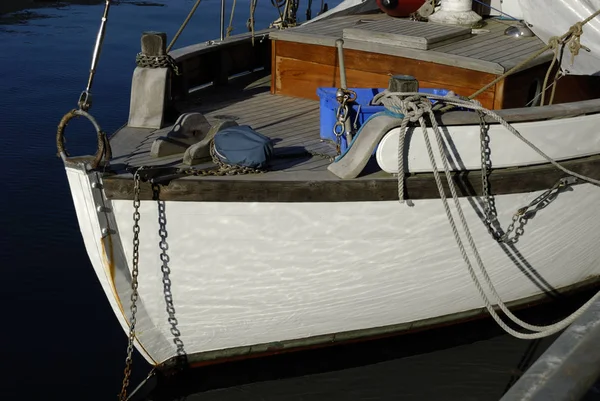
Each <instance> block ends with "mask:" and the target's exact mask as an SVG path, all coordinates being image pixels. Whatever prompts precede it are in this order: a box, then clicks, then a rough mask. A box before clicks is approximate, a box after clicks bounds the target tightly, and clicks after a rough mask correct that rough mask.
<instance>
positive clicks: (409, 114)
mask: <svg viewBox="0 0 600 401" xmlns="http://www.w3.org/2000/svg"><path fill="white" fill-rule="evenodd" d="M391 96H403V98H402V99H403V100H399V98H395V99H394V98H391ZM406 96H408V97H406ZM423 96H425V97H429V98H437V99H440V98H444V97H442V96H436V95H428V94H421V93H389V92H388V93H385V92H384V93H383V94H382V95H381V96H378V97H377V100H378V101H381V102H382V103H383V104H384V105H385V106H386V108H388V109H391V111H392V112H396V111H397V110H398V108H399V109H400V110H401V111H402V112H403V114H404V115H405V119H408V120H418V121H419V124H420V126H421V129H422V131H423V135H424V139H425V145H426V148H427V153H428V155H429V160H430V162H431V166H432V171H433V175H434V178H435V181H436V185H437V188H438V191H439V194H440V198H441V199H442V203H443V206H444V210H445V212H446V216H447V218H448V222H449V223H450V227H451V229H452V232H453V234H454V237H455V240H456V242H457V245H458V248H459V251H460V253H461V256H462V257H463V260H464V261H465V263H466V265H467V269H468V271H469V275H470V276H471V279H472V280H473V282H474V283H475V286H476V287H477V290H478V292H479V294H480V296H481V298H482V300H483V301H484V304H485V307H486V309H487V310H488V312H489V313H490V315H491V316H492V318H493V319H494V320H495V321H496V323H498V325H499V326H500V327H501V328H502V329H504V330H505V331H506V332H507V333H509V334H511V335H513V336H515V337H517V338H521V339H536V338H542V337H546V336H549V335H552V334H554V333H557V332H559V331H561V330H563V329H564V328H565V327H567V326H568V325H570V324H571V323H572V322H573V321H574V320H575V319H577V318H578V317H579V316H581V314H583V313H584V312H585V310H586V309H587V308H588V307H589V306H590V305H591V304H592V303H593V302H594V301H595V300H596V299H597V298H599V297H600V291H599V292H598V293H597V294H595V295H594V296H593V297H592V298H591V299H590V300H589V301H588V302H586V303H585V304H584V305H583V306H581V307H580V308H579V309H578V310H576V311H575V312H573V313H572V314H571V315H569V316H567V317H566V318H565V319H563V320H562V321H560V322H557V323H554V324H550V325H547V326H537V325H532V324H529V323H526V322H524V321H522V320H520V319H519V318H518V317H516V316H515V315H514V314H512V312H510V310H509V309H508V308H507V307H506V305H505V304H504V303H503V302H502V299H501V298H500V295H499V294H498V292H497V290H496V288H495V286H494V284H493V282H492V280H491V277H490V276H489V274H488V272H487V269H486V268H485V266H484V264H483V261H482V260H481V256H480V255H479V252H478V250H477V247H476V245H475V241H474V240H473V237H472V235H471V232H470V230H469V227H468V223H467V220H466V218H465V216H464V214H463V211H462V208H461V206H460V202H459V200H458V195H457V193H456V188H455V186H454V182H453V180H452V176H451V173H450V168H449V165H448V157H447V155H446V152H445V149H444V148H445V146H444V142H443V139H442V135H441V133H440V129H439V126H438V125H437V121H436V119H435V115H434V113H433V110H432V106H431V103H430V102H429V100H427V99H424V100H423V99H422V97H423ZM386 98H388V99H389V100H391V101H386V100H384V99H386ZM398 100H399V104H398V103H397V102H398ZM394 101H395V102H396V103H395V102H394ZM447 101H448V102H450V103H454V105H460V106H462V107H467V108H472V109H473V110H479V111H481V112H483V113H484V114H487V115H490V116H491V117H494V115H495V117H496V118H494V119H496V120H497V121H499V122H501V123H502V121H503V122H504V123H503V124H502V125H504V126H505V127H506V126H508V127H509V131H511V132H512V133H513V134H515V135H517V137H518V138H519V139H521V140H524V141H525V143H526V144H528V145H529V146H530V147H532V148H533V149H534V150H536V151H537V152H538V153H540V154H542V155H543V156H544V157H545V158H547V159H550V158H549V157H548V156H546V155H545V154H543V152H541V150H539V149H538V148H537V147H535V146H534V145H533V144H531V143H530V142H529V141H526V140H525V139H524V138H523V137H522V136H521V135H520V134H519V133H518V132H517V131H516V130H515V129H514V128H512V127H511V126H510V125H509V124H508V123H506V121H504V120H503V119H502V118H501V117H500V116H498V115H497V114H495V113H493V112H491V111H489V110H486V109H484V108H482V107H481V106H480V105H478V104H473V102H476V101H472V102H466V101H461V100H457V99H447ZM374 102H375V99H374ZM386 103H387V104H386ZM424 113H427V114H428V115H429V118H430V120H431V125H432V128H433V132H434V135H435V138H436V142H437V145H438V150H439V152H440V155H441V158H442V163H443V167H444V173H445V176H446V180H447V181H448V187H449V189H450V192H451V194H452V199H453V200H454V203H455V205H456V210H457V212H458V215H459V219H460V223H461V225H462V227H463V230H464V232H465V235H466V237H467V241H468V242H469V246H470V247H471V249H472V251H473V254H474V256H475V259H476V262H477V265H478V267H479V269H480V271H481V273H482V275H483V277H484V279H485V281H486V284H487V285H488V287H489V289H490V291H491V293H492V296H493V298H495V300H496V304H497V306H498V307H499V308H500V309H501V310H502V312H504V313H505V314H506V316H507V317H508V318H509V319H510V320H511V321H512V322H513V323H515V324H517V325H519V326H521V327H522V328H524V329H527V330H530V331H534V333H522V332H520V331H517V330H514V329H512V328H511V327H510V326H508V325H507V324H506V323H505V322H504V321H503V320H502V318H501V317H500V316H499V315H498V314H497V312H496V311H495V310H494V307H493V304H492V302H491V301H490V299H489V298H488V296H487V294H486V293H485V291H484V289H483V287H482V285H481V282H480V281H479V279H478V278H477V275H476V273H475V270H474V269H473V266H472V264H471V260H470V258H469V256H468V255H467V252H466V250H465V247H464V244H463V242H462V239H461V237H460V234H459V233H458V229H457V226H456V222H455V221H454V217H453V216H452V213H451V211H450V207H449V206H448V200H447V199H446V195H445V192H444V188H443V185H442V182H441V178H440V175H439V172H438V169H437V166H436V162H435V157H434V155H433V149H432V146H431V142H430V140H429V135H428V134H427V126H426V124H425V119H424V118H423V114H424ZM550 160H552V159H550ZM552 162H553V164H555V165H558V163H556V162H555V161H553V160H552ZM558 166H560V165H558ZM560 167H561V170H562V171H565V172H568V173H570V170H568V169H566V168H564V167H562V166H560ZM399 172H400V170H399ZM573 175H574V176H580V175H579V174H577V175H575V174H573ZM580 177H581V179H583V180H584V181H587V182H590V183H593V184H596V185H600V182H598V181H597V180H594V179H591V178H589V177H585V176H580ZM402 184H403V183H402Z"/></svg>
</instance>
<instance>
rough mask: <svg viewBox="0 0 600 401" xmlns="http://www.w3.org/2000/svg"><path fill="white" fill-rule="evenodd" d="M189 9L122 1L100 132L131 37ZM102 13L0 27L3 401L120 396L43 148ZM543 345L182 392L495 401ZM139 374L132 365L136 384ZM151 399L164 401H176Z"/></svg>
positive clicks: (129, 64) (476, 341) (261, 373)
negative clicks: (11, 400)
mask: <svg viewBox="0 0 600 401" xmlns="http://www.w3.org/2000/svg"><path fill="white" fill-rule="evenodd" d="M5 1H6V0H2V2H5ZM13 3H14V2H13ZM16 3H18V2H16ZM75 3H81V4H75ZM5 4H8V2H7V3H5ZM192 4H193V1H191V0H170V1H154V2H151V1H138V2H133V1H132V2H125V1H123V2H121V3H120V4H118V5H115V6H114V7H113V8H112V10H111V15H110V17H109V24H108V32H107V37H106V40H105V46H104V50H103V53H102V58H101V62H100V65H99V70H98V74H97V76H96V81H95V85H94V89H93V94H94V105H93V109H92V111H93V114H94V115H95V116H96V118H97V119H98V120H99V122H100V123H101V125H102V127H103V128H104V129H105V130H106V131H108V132H111V131H113V130H115V129H116V128H117V127H119V126H120V125H121V124H122V123H123V122H124V121H125V120H126V118H127V113H128V102H129V89H130V78H131V74H132V71H133V68H134V59H135V54H136V53H137V51H138V49H139V38H140V34H141V32H143V31H145V30H162V31H165V32H167V34H168V35H169V37H171V36H172V35H173V34H174V33H175V31H176V30H177V28H178V27H179V24H180V23H181V21H182V20H183V18H184V17H185V15H186V14H187V12H188V10H189V9H190V7H191V6H192ZM218 4H219V3H218V2H217V1H215V0H204V2H203V4H202V5H201V6H200V8H199V10H198V12H197V15H196V16H195V17H194V19H193V20H192V23H191V24H190V26H189V27H188V29H187V30H186V31H185V33H184V34H183V35H182V36H181V38H180V39H179V42H178V46H182V45H186V44H191V43H194V42H197V41H201V40H208V39H212V38H215V37H216V36H217V32H218V24H219V22H218V21H219V14H218V13H219V11H218V10H219V6H218ZM315 4H317V2H315ZM329 5H330V6H333V5H334V3H332V2H330V4H329ZM13 6H14V5H13ZM102 7H103V5H102V4H101V2H100V1H93V0H89V1H79V2H77V1H74V2H72V4H71V3H65V2H61V3H60V5H58V6H56V5H55V4H54V2H46V3H44V4H42V5H40V4H37V5H36V8H35V9H30V10H21V11H18V12H17V13H14V14H10V15H4V16H2V15H0V133H1V134H2V139H1V140H2V142H1V143H2V146H0V167H1V170H2V173H3V174H2V177H3V185H2V189H3V192H4V196H2V197H1V201H0V202H2V203H1V210H2V213H1V214H0V227H1V230H2V235H1V236H0V252H2V259H1V260H2V261H3V264H2V272H3V275H2V277H3V284H4V286H3V287H4V288H3V289H2V298H1V299H2V306H3V311H4V317H3V321H4V324H3V326H2V327H3V329H2V330H1V331H0V343H1V345H2V348H1V353H2V354H1V355H2V359H1V360H2V366H3V369H2V371H3V375H2V378H1V379H0V398H1V399H5V400H9V399H20V400H40V399H61V400H81V399H86V400H110V399H115V395H116V394H117V392H118V390H119V383H120V381H121V378H122V368H123V359H124V357H125V347H126V337H125V335H124V333H123V332H122V331H121V329H120V328H119V326H118V324H117V321H116V318H115V317H114V315H113V313H112V311H111V310H110V309H109V306H108V302H107V301H106V299H105V297H104V294H103V293H102V292H101V289H100V286H99V284H98V282H97V280H96V277H95V275H94V274H93V271H92V268H91V266H90V264H89V261H88V258H87V255H86V253H85V250H84V246H83V241H82V239H81V237H80V235H79V229H78V226H77V224H76V218H75V213H74V210H73V205H72V200H71V198H70V195H69V190H68V187H67V183H66V178H65V174H64V170H63V167H62V164H61V163H60V161H59V160H58V159H57V158H56V157H55V152H56V148H55V142H54V135H55V131H56V124H57V122H58V120H59V119H60V117H61V116H62V115H63V114H64V113H65V112H66V111H68V110H69V109H71V108H73V107H74V106H75V105H76V102H77V99H78V96H79V94H80V92H81V90H82V89H83V88H84V86H85V83H86V80H87V71H88V68H89V61H90V55H91V51H92V48H93V45H94V41H95V34H96V32H97V29H98V23H99V18H100V15H101V12H102ZM228 7H230V6H228ZM247 7H248V3H247V2H238V6H237V10H236V15H238V18H237V19H236V23H235V27H236V28H235V31H234V32H237V33H240V32H242V31H244V29H245V27H244V26H245V22H246V19H247V15H248V14H247V13H248V12H247ZM303 7H304V6H303ZM300 14H302V15H304V9H303V10H302V12H301V13H300ZM313 14H316V5H315V11H313ZM275 17H276V11H275V9H274V8H273V7H272V6H271V5H270V3H269V2H261V4H259V6H258V10H257V16H256V18H257V26H259V27H262V26H266V25H267V24H268V23H269V22H270V21H272V20H274V19H275ZM78 124H83V123H78V122H74V123H72V124H71V125H70V126H69V130H68V132H69V134H68V135H70V136H69V144H68V147H69V150H71V151H72V153H73V154H82V153H89V152H91V151H93V146H94V138H93V134H92V132H91V131H89V129H87V128H88V127H87V126H86V125H78ZM74 133H75V134H74ZM580 302H581V300H578V301H577V302H576V304H580ZM536 316H538V317H539V316H540V314H539V313H538V314H537V315H536ZM548 344H549V342H548V341H543V342H535V343H531V342H522V341H517V340H514V339H512V338H509V337H507V336H504V335H502V333H501V332H500V331H499V330H498V329H497V328H496V327H495V325H494V324H492V323H490V322H489V321H483V322H479V323H473V324H470V325H465V326H462V327H460V328H453V329H448V330H445V331H441V332H438V333H435V334H427V335H423V336H409V337H403V338H399V339H393V340H385V341H380V342H375V343H371V344H367V345H364V346H350V347H342V348H336V349H334V350H330V351H317V352H311V353H303V354H299V355H296V356H293V357H278V358H271V359H268V360H263V361H253V362H245V363H238V364H230V365H226V366H221V367H218V368H209V369H205V370H204V371H203V372H201V374H202V377H201V378H200V379H194V380H193V382H194V383H196V386H195V387H194V388H192V389H190V391H193V392H201V394H200V395H198V396H196V397H195V398H193V399H199V400H242V399H243V400H275V399H286V400H292V399H293V400H301V399H302V400H308V399H310V400H313V399H319V400H321V399H323V400H330V399H345V400H346V399H365V400H366V399H369V400H375V399H378V400H379V399H411V400H412V399H414V400H422V399H440V398H441V399H457V400H459V399H461V400H497V399H498V398H499V396H500V395H501V394H502V393H503V392H504V391H505V389H506V388H507V386H509V385H510V384H511V383H512V381H513V380H514V379H515V377H516V376H517V375H518V374H519V372H520V371H521V370H522V369H523V368H524V367H525V366H527V364H528V363H530V362H531V361H532V360H534V359H535V357H536V356H537V355H539V354H540V353H541V352H542V351H543V350H544V349H545V347H546V346H547V345H548ZM147 372H148V366H147V365H146V363H145V362H144V361H142V360H141V359H140V358H138V359H136V361H135V365H134V377H133V382H134V383H137V382H139V381H140V380H141V379H142V378H143V377H144V376H145V375H146V373H147ZM253 381H258V383H254V384H251V383H250V384H248V383H249V382H253ZM215 388H223V389H222V390H214V389H215ZM162 391H163V393H164V394H166V395H165V398H164V399H172V398H173V397H175V395H173V392H172V390H171V389H169V388H164V390H162ZM190 399H192V398H190Z"/></svg>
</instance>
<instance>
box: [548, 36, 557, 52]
mask: <svg viewBox="0 0 600 401" xmlns="http://www.w3.org/2000/svg"><path fill="white" fill-rule="evenodd" d="M558 45H560V38H559V37H558V36H551V37H550V39H548V46H550V48H551V49H557V48H558Z"/></svg>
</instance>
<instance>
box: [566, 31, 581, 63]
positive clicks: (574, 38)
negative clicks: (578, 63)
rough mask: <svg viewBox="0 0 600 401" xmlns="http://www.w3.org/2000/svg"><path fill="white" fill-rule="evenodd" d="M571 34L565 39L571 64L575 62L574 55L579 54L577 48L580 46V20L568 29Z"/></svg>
mask: <svg viewBox="0 0 600 401" xmlns="http://www.w3.org/2000/svg"><path fill="white" fill-rule="evenodd" d="M569 32H570V33H571V36H570V37H569V39H568V41H567V46H568V47H569V51H570V52H571V65H573V64H574V63H575V56H577V55H578V54H579V50H580V49H581V48H582V47H585V46H582V45H581V35H582V34H583V24H582V23H581V22H576V23H575V24H573V26H572V27H571V29H569Z"/></svg>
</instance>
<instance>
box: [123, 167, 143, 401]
mask: <svg viewBox="0 0 600 401" xmlns="http://www.w3.org/2000/svg"><path fill="white" fill-rule="evenodd" d="M143 168H144V167H140V168H139V169H138V170H137V171H136V172H135V174H134V175H133V262H132V269H131V307H130V309H131V320H130V322H129V341H128V344H127V358H125V371H124V377H123V385H122V387H121V393H120V394H119V400H120V401H125V400H126V399H127V388H128V387H129V378H130V377H131V365H132V362H133V342H134V340H135V324H136V313H137V300H138V274H139V260H140V253H139V250H140V239H139V234H140V204H141V202H140V174H139V173H140V170H142V169H143Z"/></svg>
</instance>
